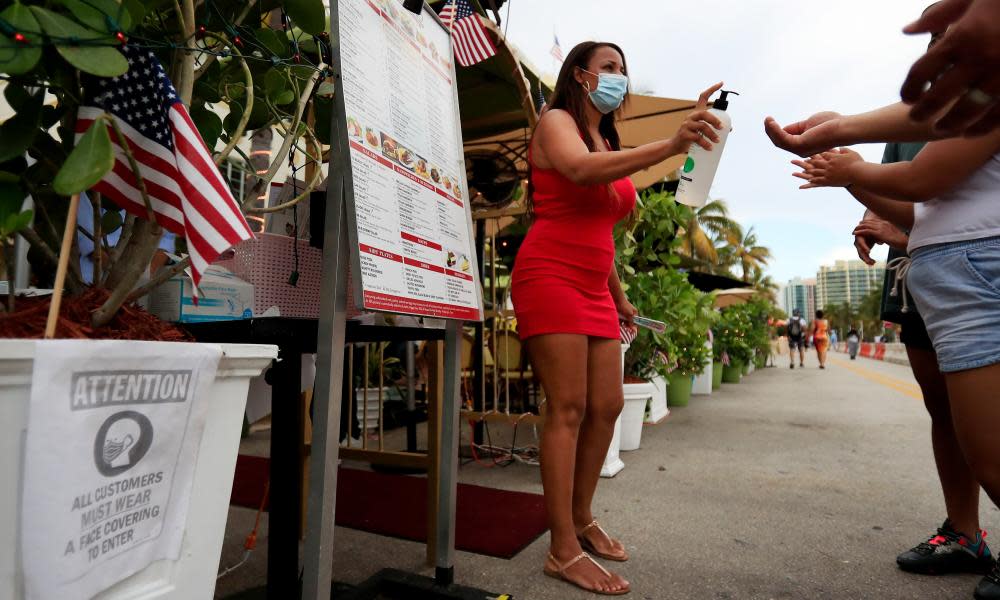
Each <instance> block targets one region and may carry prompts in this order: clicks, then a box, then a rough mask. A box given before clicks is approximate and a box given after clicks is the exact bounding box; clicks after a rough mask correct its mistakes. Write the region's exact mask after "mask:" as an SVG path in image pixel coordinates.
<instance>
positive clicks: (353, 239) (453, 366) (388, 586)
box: [302, 0, 506, 600]
mask: <svg viewBox="0 0 1000 600" xmlns="http://www.w3.org/2000/svg"><path fill="white" fill-rule="evenodd" d="M340 4H341V3H340V2H337V1H335V0H330V2H329V6H330V32H331V34H330V39H331V48H330V50H331V61H330V64H331V67H332V69H333V72H334V74H333V77H334V86H335V92H334V110H333V116H332V121H333V122H332V125H331V139H332V140H334V141H333V143H332V144H331V148H330V165H329V166H330V169H329V179H328V185H327V200H326V214H325V223H324V240H325V243H324V250H323V281H322V284H321V289H320V294H321V296H320V308H319V315H320V320H319V331H318V335H317V348H316V350H317V360H316V383H315V386H314V397H313V434H312V449H311V460H310V469H309V496H308V504H307V509H306V514H307V524H306V539H305V555H304V559H303V567H304V572H303V579H302V598H303V599H306V600H328V599H329V598H330V595H331V585H332V569H333V548H334V522H335V520H334V517H335V514H334V513H335V510H336V492H337V463H338V458H339V454H340V451H339V443H338V442H339V432H340V411H341V401H342V398H341V396H342V394H343V392H342V390H343V385H342V384H343V378H344V376H345V373H344V344H345V331H346V327H347V294H348V293H355V294H356V300H357V302H358V306H363V305H364V303H363V302H362V300H363V298H362V297H361V292H360V290H361V287H360V286H362V285H363V283H362V280H363V272H362V269H361V262H360V259H359V258H358V257H357V256H355V253H356V252H357V251H358V248H359V245H358V239H357V238H358V233H357V230H358V223H357V216H356V209H357V205H356V197H355V189H354V186H355V176H356V174H355V173H354V171H353V170H352V169H353V167H352V155H351V152H352V150H351V147H350V143H349V139H348V131H347V130H346V128H347V125H348V121H347V107H346V104H345V93H344V87H345V86H344V76H345V72H344V70H343V69H344V67H343V64H344V63H343V56H342V53H341V44H342V43H343V40H342V37H341V31H340V23H341V15H340V13H339V8H340V6H339V5H340ZM361 6H363V7H364V8H365V9H369V8H372V9H375V10H376V11H377V10H378V9H377V8H375V5H374V3H367V4H362V5H361ZM424 10H425V11H430V10H431V9H430V8H429V7H427V6H426V4H425V6H424ZM429 14H433V13H432V12H431V13H429ZM382 16H383V17H384V15H382ZM425 16H426V15H425ZM379 22H380V23H381V22H382V21H381V19H380V20H379ZM438 26H441V24H440V21H438ZM421 65H423V63H421ZM354 75H356V73H355V72H353V71H352V72H351V73H349V74H348V76H354ZM455 80H456V77H455V74H454V72H453V71H452V73H451V75H450V78H449V79H448V81H449V86H451V94H452V97H453V98H452V103H453V105H454V107H455V109H454V115H453V118H454V120H455V123H456V126H458V127H459V128H460V124H459V117H458V112H457V106H458V92H457V88H456V87H454V86H455V83H454V82H455ZM412 109H413V110H419V107H416V106H414V107H412ZM458 132H460V129H458V130H456V139H455V140H453V142H454V144H455V147H456V148H457V149H458V150H457V152H458V155H457V157H458V159H457V161H456V162H459V163H461V135H460V133H458ZM456 170H457V171H459V172H457V173H455V174H454V176H456V177H459V178H460V181H456V182H455V183H454V186H455V189H456V190H458V189H459V186H460V187H461V189H463V190H467V189H468V186H467V185H466V182H465V178H464V168H463V167H459V166H457V165H456ZM427 186H429V184H427ZM431 189H434V188H433V187H431ZM449 189H450V188H449ZM439 193H440V192H439ZM467 193H468V192H467V191H466V194H465V196H466V197H467ZM456 200H457V198H456ZM439 201H440V200H439ZM458 205H459V206H462V204H461V201H459V203H458ZM465 215H466V220H467V221H468V223H467V227H468V229H469V230H470V232H471V228H472V222H471V214H470V213H469V210H468V205H467V204H466V205H465ZM470 237H471V234H470ZM472 252H474V249H473V248H471V247H470V248H469V252H468V254H469V255H471V254H472ZM355 259H357V260H355ZM348 265H350V266H351V269H352V272H353V273H354V274H355V275H356V276H357V277H356V281H357V282H358V283H357V285H358V286H359V287H357V288H356V289H354V290H349V289H348V286H347V276H346V273H347V272H348ZM478 275H479V273H478V270H474V271H473V272H472V273H470V279H469V281H473V282H475V281H478ZM477 300H478V304H479V308H478V314H479V316H480V318H481V317H482V298H481V297H480V296H478V295H477ZM462 326H463V321H461V320H457V319H455V320H449V321H447V325H446V329H445V346H444V364H443V365H441V367H440V368H441V371H440V372H442V377H441V380H440V381H441V390H442V392H443V394H442V401H441V405H440V410H439V411H437V414H436V416H437V419H438V422H437V431H438V432H439V436H438V438H437V440H433V439H432V440H429V445H432V446H433V445H434V444H435V441H436V442H437V444H438V445H439V446H438V452H437V455H438V457H439V460H438V461H437V462H436V464H428V467H429V468H430V469H433V470H435V471H436V473H437V475H438V477H437V489H436V493H435V494H434V495H433V498H432V500H431V510H432V511H434V514H436V523H437V530H436V531H435V532H432V533H433V534H434V535H433V545H434V567H435V574H434V579H433V580H430V579H427V578H421V577H417V576H415V575H410V574H405V573H400V572H398V571H391V570H390V571H383V572H381V573H379V574H378V575H376V576H375V577H373V578H372V579H371V580H369V582H368V583H366V584H365V586H364V587H365V589H368V590H370V594H372V595H369V596H364V595H349V596H348V597H351V598H376V597H378V598H386V597H388V598H396V597H398V598H400V599H401V600H402V599H404V598H405V599H406V600H413V599H416V598H428V599H441V600H487V599H491V598H506V596H504V595H501V594H488V593H486V592H482V591H481V590H467V589H464V588H459V587H457V586H455V585H453V584H454V580H455V567H454V565H455V502H456V492H457V479H458V445H459V443H458V441H459V412H460V407H461V350H462ZM429 400H430V399H429ZM432 429H433V428H432ZM432 455H433V453H432ZM429 479H430V481H431V482H433V481H434V478H433V477H432V478H429ZM353 593H356V594H363V593H365V592H364V591H363V590H361V589H359V590H356V591H355V592H352V594H353ZM338 600H339V599H338Z"/></svg>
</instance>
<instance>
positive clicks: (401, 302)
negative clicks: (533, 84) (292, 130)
mask: <svg viewBox="0 0 1000 600" xmlns="http://www.w3.org/2000/svg"><path fill="white" fill-rule="evenodd" d="M340 30H341V40H342V46H343V49H342V52H341V56H342V60H343V69H342V70H343V81H344V101H345V106H346V109H347V133H348V138H349V140H350V149H351V153H350V154H351V167H352V175H353V177H352V180H353V190H354V213H355V220H356V225H357V235H358V243H359V246H358V250H359V251H360V255H361V261H360V262H361V277H360V279H361V283H362V287H363V290H364V299H365V307H366V308H368V309H371V310H382V311H388V312H399V313H409V314H421V315H428V316H434V317H447V318H455V319H467V320H478V319H479V318H481V314H480V312H481V305H480V300H479V295H478V284H477V282H476V281H475V277H473V275H472V274H473V272H474V269H473V266H474V264H475V251H474V249H473V245H472V232H471V231H470V227H469V214H468V211H469V209H468V207H467V205H466V204H465V197H466V194H467V193H466V192H465V190H464V189H463V188H464V183H463V180H462V178H461V177H459V176H458V175H459V174H460V170H461V169H464V161H463V149H462V146H461V141H460V137H459V134H458V119H457V114H458V111H457V106H456V105H455V102H456V101H455V95H454V90H453V88H452V85H453V82H452V79H451V76H450V75H449V73H451V69H452V65H451V62H450V56H451V49H450V40H449V36H448V32H447V31H445V30H444V29H442V28H441V26H440V25H438V24H437V22H436V21H434V19H433V17H431V16H430V15H428V14H423V15H421V16H419V17H418V16H416V15H413V14H412V13H409V12H408V11H406V10H404V9H403V8H402V6H401V5H400V3H399V0H342V1H341V2H340Z"/></svg>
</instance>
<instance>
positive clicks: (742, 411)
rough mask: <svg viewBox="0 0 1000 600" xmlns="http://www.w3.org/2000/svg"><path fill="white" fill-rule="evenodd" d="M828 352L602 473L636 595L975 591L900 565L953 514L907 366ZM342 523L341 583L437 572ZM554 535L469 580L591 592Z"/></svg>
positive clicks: (523, 592) (473, 471) (987, 514)
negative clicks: (552, 540)
mask: <svg viewBox="0 0 1000 600" xmlns="http://www.w3.org/2000/svg"><path fill="white" fill-rule="evenodd" d="M830 362H831V364H830V365H829V367H828V368H827V370H825V371H820V370H819V369H818V368H816V362H815V358H814V357H813V355H811V356H810V357H809V358H808V359H807V366H806V368H805V369H801V370H800V369H795V370H794V371H790V370H788V368H787V365H786V364H785V363H784V362H783V360H782V362H781V363H780V364H782V365H784V366H783V367H780V368H771V369H766V370H763V371H758V372H756V373H754V374H752V375H750V376H749V377H748V378H746V379H745V380H744V382H743V383H741V384H739V385H727V386H724V387H723V389H722V390H721V391H719V392H716V393H715V394H713V395H712V396H710V397H695V398H694V399H693V400H692V403H691V406H689V407H687V408H684V409H675V410H674V414H673V415H671V417H670V418H669V419H668V420H667V421H666V422H665V423H662V424H660V425H657V426H647V427H645V428H644V430H643V438H642V448H641V449H640V450H638V451H635V452H629V453H625V454H623V458H624V460H625V463H626V465H627V468H626V469H625V470H624V471H622V473H621V474H619V475H618V476H617V477H616V478H614V479H611V480H602V482H601V485H600V486H599V488H598V493H597V499H596V503H595V504H596V506H595V512H596V514H597V515H598V517H599V518H600V519H601V520H602V522H603V524H604V525H605V527H606V528H607V529H608V530H609V531H611V532H613V533H614V534H615V535H617V536H620V537H621V539H623V540H624V541H625V542H626V544H627V546H628V550H629V552H630V553H631V555H632V557H633V558H632V560H630V561H629V562H628V563H625V564H623V565H620V566H618V568H620V570H621V572H622V573H623V574H624V575H625V577H626V578H627V579H629V580H630V581H631V583H632V588H633V593H632V594H631V595H630V596H628V597H630V598H637V599H639V598H641V599H648V600H654V599H655V600H670V599H734V600H736V599H738V600H745V599H757V598H760V599H772V598H775V599H777V598H795V599H799V598H801V599H826V598H830V599H834V598H835V599H867V598H879V599H895V598H898V599H907V600H910V599H913V598H949V599H950V598H967V597H971V595H972V589H973V588H974V587H975V584H976V582H977V581H978V578H977V577H974V576H956V577H946V578H930V577H918V576H913V575H908V574H904V573H902V572H900V571H899V570H898V569H897V568H896V566H895V560H894V559H895V556H896V554H897V553H898V552H900V551H901V550H904V549H906V548H909V547H910V546H913V545H914V544H916V543H917V542H919V541H921V539H922V538H923V537H925V536H926V535H927V534H929V533H930V532H931V531H933V530H934V528H935V527H937V525H938V524H939V523H940V522H941V521H942V520H943V518H944V508H943V502H942V500H941V493H940V490H939V488H938V484H937V478H936V473H935V470H934V463H933V457H932V455H931V451H930V441H929V418H928V417H927V415H926V413H925V412H924V409H923V406H922V403H921V401H920V399H919V398H920V394H919V390H918V388H917V386H916V384H915V383H914V381H913V377H912V376H911V374H910V373H909V370H908V368H906V367H901V366H897V365H892V364H886V363H880V362H875V361H870V360H864V359H858V360H857V361H853V362H852V361H849V360H848V359H847V357H846V356H845V355H831V361H830ZM494 433H495V434H499V433H500V432H498V431H496V428H495V429H494ZM463 434H467V431H464V432H463ZM523 435H524V434H523V430H522V432H519V434H518V439H519V441H520V440H522V439H523V438H522V436H523ZM461 479H462V480H463V481H466V482H470V483H478V484H482V485H490V486H495V487H502V488H507V489H515V490H526V491H537V492H540V491H541V485H540V483H539V477H538V472H537V469H536V468H535V467H530V466H526V465H513V466H511V467H509V468H505V469H496V468H494V469H484V468H480V467H476V466H467V467H465V468H463V469H462V471H461ZM981 513H982V515H983V522H984V526H985V527H986V528H987V529H989V528H991V526H993V527H996V526H997V525H998V524H1000V515H998V512H997V509H996V508H995V507H994V506H993V505H992V504H991V503H990V502H989V501H988V500H987V499H986V497H985V496H983V500H982V510H981ZM252 519H253V511H248V510H245V509H233V510H232V511H231V516H230V521H229V525H228V533H227V543H226V548H225V549H224V552H223V559H222V562H223V565H227V564H232V563H234V562H236V561H238V560H239V557H240V555H241V554H242V548H241V544H242V539H243V537H244V536H245V535H246V532H247V531H249V529H250V528H251V527H252ZM265 530H266V529H265ZM336 535H337V537H336V545H337V550H336V557H335V564H334V574H335V577H336V578H337V579H338V580H341V581H347V582H359V581H362V580H364V579H366V578H367V577H368V576H369V575H371V574H373V573H374V572H376V571H378V570H379V569H381V568H384V567H396V568H402V569H405V570H410V571H420V572H423V573H429V571H428V570H427V569H426V568H425V567H424V566H423V546H422V545H420V544H416V543H411V542H405V541H400V540H396V539H390V538H384V537H380V536H375V535H372V534H367V533H362V532H358V531H353V530H348V529H338V530H337V534H336ZM547 543H548V542H547V536H545V537H543V538H541V539H539V540H538V541H536V542H535V543H534V544H532V545H531V546H529V547H528V548H527V549H526V550H525V551H524V552H522V553H521V554H520V555H518V556H516V557H515V558H514V559H513V560H509V561H507V560H499V559H493V558H487V557H483V556H479V555H474V554H468V553H459V555H458V561H457V564H456V574H457V579H458V580H459V582H460V583H465V584H469V585H475V586H477V587H481V588H484V589H489V590H493V591H496V592H505V593H510V594H513V595H514V597H515V598H516V600H567V599H569V600H572V599H576V598H593V597H594V596H591V595H589V594H585V593H582V592H577V591H575V590H574V589H572V588H570V587H569V586H567V585H565V584H560V583H559V582H556V581H554V580H551V579H549V578H546V577H543V576H542V574H541V565H542V562H543V560H544V557H545V554H546V550H547ZM258 548H259V549H258V551H257V552H255V553H254V556H253V558H252V559H251V561H250V562H249V563H248V565H247V566H245V567H243V568H242V569H241V570H240V571H237V572H236V573H234V574H232V575H230V576H228V577H226V578H224V579H223V580H221V581H220V585H219V589H218V593H219V595H220V596H222V595H225V594H229V593H232V592H236V591H239V590H241V589H246V588H247V587H252V586H254V585H260V584H262V583H263V577H264V568H263V565H264V553H265V548H266V538H265V540H264V541H263V542H262V543H261V545H260V546H258Z"/></svg>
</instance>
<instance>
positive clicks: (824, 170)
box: [792, 148, 913, 264]
mask: <svg viewBox="0 0 1000 600" xmlns="http://www.w3.org/2000/svg"><path fill="white" fill-rule="evenodd" d="M828 155H829V156H828ZM857 163H864V164H866V165H871V166H873V167H880V168H881V167H888V166H893V165H898V164H903V163H892V164H891V165H879V164H873V163H865V162H864V159H862V158H861V155H860V154H858V153H857V152H854V151H853V150H849V149H847V148H841V149H840V151H839V152H835V153H824V154H821V155H817V156H814V157H812V158H811V159H809V160H793V161H792V164H793V165H795V166H797V167H799V168H801V169H802V171H801V172H799V173H793V175H794V176H795V177H798V178H799V179H805V180H806V182H807V183H805V184H803V185H802V186H801V189H811V188H817V187H847V190H848V191H849V192H850V193H851V195H852V196H854V198H855V200H857V201H858V202H860V203H861V204H862V205H864V206H865V208H867V209H868V210H869V211H870V212H871V213H874V214H872V215H871V218H875V219H878V218H882V219H885V220H887V221H889V222H890V223H892V224H894V225H896V226H897V227H900V228H902V229H906V230H909V229H912V228H913V204H912V203H910V202H901V201H899V200H895V199H893V198H891V197H888V196H884V195H880V194H877V193H874V192H873V191H872V190H870V189H868V188H865V187H862V184H861V183H859V182H855V181H853V180H851V179H849V177H848V175H847V168H848V166H850V165H854V164H857ZM865 218H866V219H868V218H869V213H868V212H866V213H865ZM854 245H855V247H856V248H858V250H859V254H860V250H861V248H860V247H859V246H858V239H857V238H855V240H854ZM865 246H866V248H865V255H867V254H868V252H870V251H871V244H867V243H866V244H865ZM861 259H862V260H864V261H865V262H869V261H870V260H871V259H870V257H869V258H867V259H866V258H865V256H862V257H861ZM870 264H871V263H870Z"/></svg>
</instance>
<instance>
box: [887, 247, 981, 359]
mask: <svg viewBox="0 0 1000 600" xmlns="http://www.w3.org/2000/svg"><path fill="white" fill-rule="evenodd" d="M912 258H913V262H912V263H911V264H910V271H909V274H908V275H907V277H906V287H907V288H909V290H910V294H911V295H912V296H913V300H914V301H915V302H916V303H917V308H918V309H920V314H921V315H922V316H923V318H924V323H925V324H926V325H927V332H928V333H929V334H930V337H931V340H932V341H933V342H934V350H935V351H936V352H937V356H938V364H939V366H940V367H941V371H942V372H944V373H953V372H955V371H966V370H968V369H978V368H980V367H985V366H989V365H993V364H997V363H1000V237H991V238H983V239H978V240H971V241H967V242H954V243H950V244H938V245H934V246H927V247H925V248H918V249H917V250H915V251H914V252H913V253H912Z"/></svg>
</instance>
